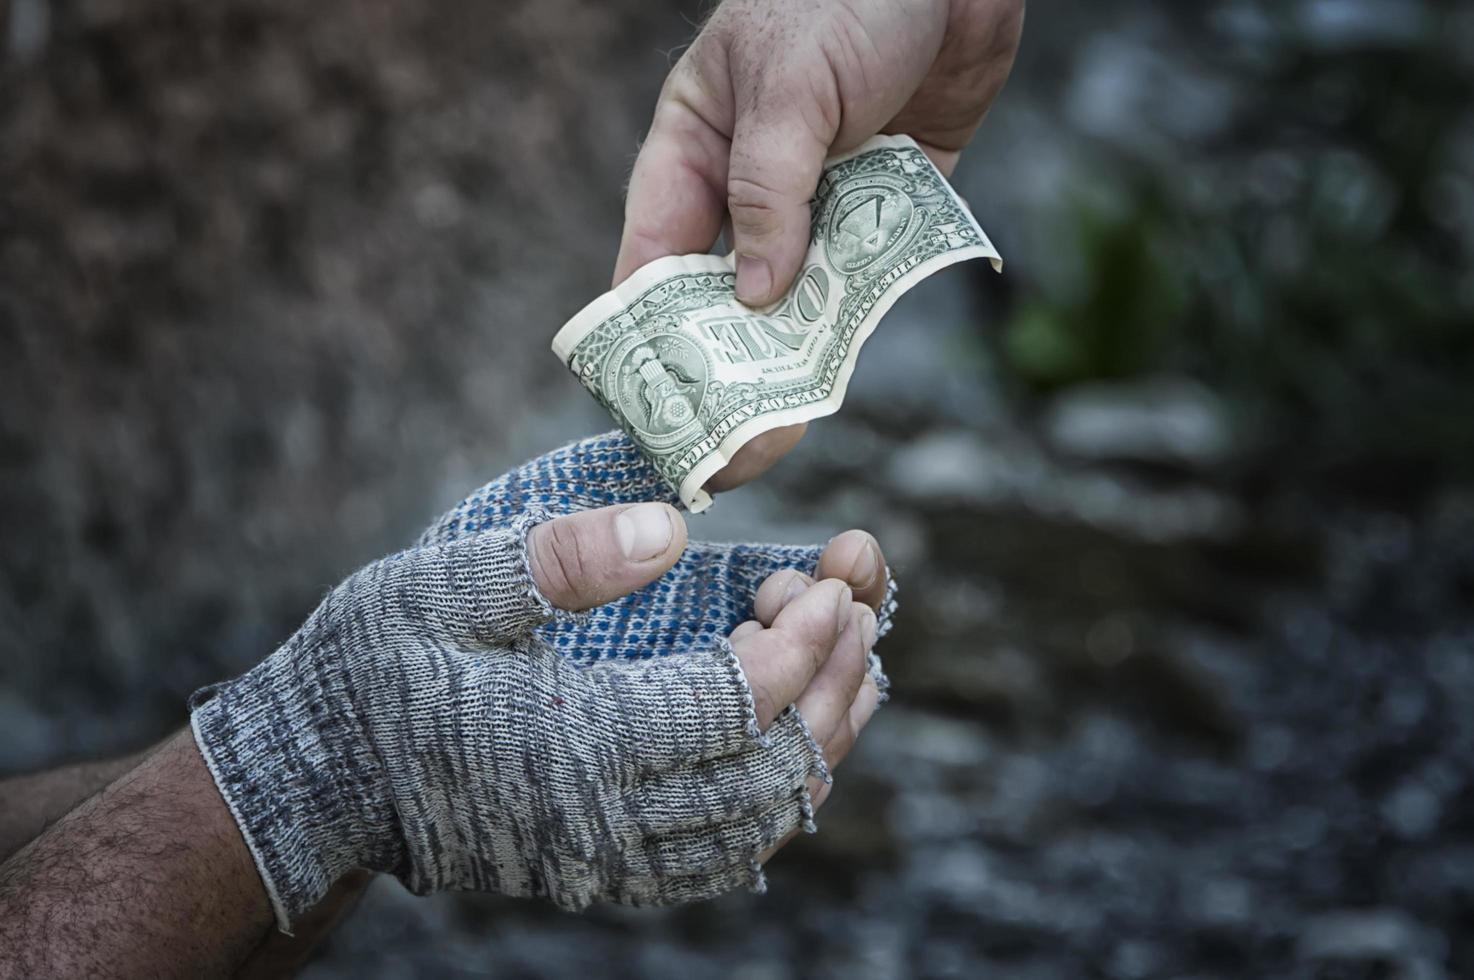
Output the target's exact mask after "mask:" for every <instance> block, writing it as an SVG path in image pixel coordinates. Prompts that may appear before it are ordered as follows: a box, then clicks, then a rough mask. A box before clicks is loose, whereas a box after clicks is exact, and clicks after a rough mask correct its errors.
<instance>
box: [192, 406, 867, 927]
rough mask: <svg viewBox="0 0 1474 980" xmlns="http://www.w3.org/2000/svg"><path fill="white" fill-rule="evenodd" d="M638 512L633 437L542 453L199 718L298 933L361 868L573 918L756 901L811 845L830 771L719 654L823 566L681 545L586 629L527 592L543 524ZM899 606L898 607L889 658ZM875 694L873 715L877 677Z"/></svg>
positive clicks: (812, 554) (226, 689) (223, 687)
mask: <svg viewBox="0 0 1474 980" xmlns="http://www.w3.org/2000/svg"><path fill="white" fill-rule="evenodd" d="M644 500H664V501H667V502H675V498H674V497H673V496H672V495H671V492H670V490H669V487H668V486H666V484H665V483H664V481H663V480H661V479H660V478H659V476H658V475H657V474H656V473H655V471H654V469H653V468H652V467H651V466H650V465H649V463H648V462H647V461H646V460H645V459H644V457H643V456H642V455H641V454H640V452H639V450H638V449H636V448H635V447H634V445H633V444H632V443H630V441H629V440H628V438H627V437H625V436H624V435H623V433H611V434H609V435H605V436H598V437H595V438H592V439H586V440H583V441H581V442H577V443H574V444H572V445H569V446H566V447H564V448H563V449H560V450H557V451H555V452H552V453H548V454H547V455H545V456H542V457H539V458H537V459H535V460H532V461H531V462H529V463H527V464H524V465H523V466H521V467H518V468H517V469H515V470H513V471H511V472H510V473H508V474H507V475H505V476H503V477H501V478H500V479H498V480H496V481H493V482H492V483H490V484H487V485H486V486H485V487H482V488H481V489H480V490H478V491H477V492H476V493H474V494H472V495H471V496H470V497H468V498H466V500H464V501H462V502H461V503H460V504H459V505H457V506H456V507H455V508H454V509H453V510H452V511H451V512H450V513H448V514H446V515H445V516H444V517H443V518H441V519H440V520H439V521H437V522H436V523H435V524H434V525H433V526H432V527H431V528H430V529H429V530H428V531H427V532H426V533H425V535H424V536H423V537H422V539H421V541H420V544H419V546H418V547H417V548H415V549H412V550H410V551H406V552H402V553H400V554H398V555H393V556H391V557H389V558H386V559H383V560H382V561H379V562H375V563H373V564H371V565H369V566H368V567H367V568H364V569H363V570H361V571H360V572H358V573H357V574H355V575H353V576H352V577H350V578H349V579H348V580H347V581H346V582H344V583H343V584H342V585H341V586H339V587H338V588H337V589H335V590H334V591H333V592H332V593H331V594H330V595H329V596H328V598H327V599H326V600H325V601H324V602H323V604H322V605H321V606H320V607H319V608H318V610H317V611H316V612H315V613H314V614H313V615H312V616H311V618H309V619H308V621H307V622H306V623H305V624H304V625H303V626H302V628H301V629H300V630H299V631H298V632H297V633H296V635H294V636H293V637H292V638H291V639H290V640H289V641H288V642H287V643H286V644H285V645H283V646H282V648H281V649H280V650H278V651H277V652H276V653H275V654H273V655H272V656H271V657H269V658H268V659H267V660H265V661H263V662H262V663H261V664H259V665H258V666H257V667H256V668H254V669H253V670H251V671H250V672H249V673H247V674H246V675H245V676H243V677H241V678H238V679H237V680H235V681H232V682H229V683H226V684H220V685H215V686H214V687H211V688H206V689H204V690H202V691H200V692H198V693H197V694H196V695H195V696H194V698H193V699H192V702H191V706H192V708H193V725H194V731H195V737H196V741H197V743H198V744H199V746H200V750H201V752H202V754H203V755H204V757H205V760H206V763H207V764H208V765H209V767H210V771H211V773H212V775H213V776H214V778H215V782H216V784H217V786H218V787H219V788H220V791H221V793H222V795H223V796H224V798H225V800H226V802H227V804H228V805H229V806H230V809H231V812H232V814H233V815H234V816H235V819H236V822H237V824H238V825H239V826H240V828H241V832H242V834H243V835H244V836H245V839H246V842H247V844H248V846H249V847H250V849H251V853H252V855H253V856H254V857H255V860H256V864H257V868H258V870H259V871H260V873H261V877H262V880H263V882H264V883H265V885H266V888H267V891H268V893H269V894H270V896H271V899H272V903H273V906H274V907H275V910H276V915H277V919H278V923H279V924H280V926H281V928H282V929H283V930H288V931H289V929H290V925H291V922H292V921H293V920H294V919H296V918H297V917H298V916H300V915H301V914H302V913H303V912H304V911H306V910H307V909H308V908H310V907H311V906H312V905H313V904H314V903H315V902H317V901H318V900H319V899H320V898H321V897H322V895H323V894H324V893H325V892H326V891H327V889H328V888H329V887H330V886H331V885H332V883H333V882H334V881H335V880H337V878H338V877H339V876H341V875H342V874H343V873H344V872H346V871H348V870H349V869H352V868H358V867H361V868H368V869H370V870H376V871H382V872H386V873H389V874H393V875H394V876H396V877H397V878H399V879H400V881H402V882H403V883H404V884H405V885H406V887H408V888H410V889H411V890H412V891H415V892H417V893H426V892H430V891H435V890H440V889H475V890H481V891H494V892H500V893H503V894H507V895H522V896H545V897H548V898H550V899H552V900H553V901H555V902H557V903H558V904H560V905H563V906H564V907H568V908H580V907H583V906H585V905H587V904H588V903H590V902H593V901H600V900H605V901H615V902H622V903H626V904H669V903H679V902H686V901H694V900H698V899H703V898H708V897H712V896H715V895H717V894H720V893H722V892H725V891H729V890H731V889H733V888H738V887H742V886H744V885H746V886H748V887H752V888H754V889H755V890H761V889H762V887H763V876H762V870H761V869H760V868H759V867H758V865H757V864H756V860H755V858H756V856H757V855H758V854H759V853H761V852H762V851H764V850H766V849H768V848H769V847H771V846H772V845H773V844H775V843H776V842H777V841H778V840H780V839H782V838H783V837H784V836H785V835H786V834H788V833H789V832H791V831H792V830H794V829H795V828H798V827H802V828H804V829H806V830H810V831H812V830H813V820H812V808H811V805H810V802H809V796H808V791H807V789H806V787H805V783H806V781H807V779H808V778H809V777H811V776H812V777H817V778H820V779H827V772H826V771H825V768H824V763H823V759H822V756H821V754H820V752H819V749H818V746H817V745H816V744H815V743H814V740H813V738H812V737H811V736H810V735H809V733H808V730H807V727H806V726H805V725H804V723H803V720H802V718H801V717H800V716H799V714H798V712H797V710H796V709H794V708H792V707H790V708H788V709H787V710H786V711H784V712H783V713H782V714H781V715H780V716H779V717H778V719H777V720H776V721H775V722H774V723H773V724H772V725H771V726H770V727H769V729H768V731H767V732H766V734H762V733H759V731H758V728H757V722H756V718H755V716H754V712H753V704H752V698H751V694H750V693H749V691H748V689H747V685H746V681H745V679H744V678H743V676H742V672H741V669H740V667H739V666H738V664H737V661H736V659H735V657H734V655H733V653H732V650H731V647H730V646H729V645H728V644H727V642H726V640H725V637H726V636H727V634H728V633H730V632H731V630H732V629H733V628H734V627H735V626H736V625H737V624H738V623H740V622H742V621H743V620H746V619H749V618H751V616H752V603H753V599H754V596H755V595H756V592H757V588H758V586H759V585H760V584H761V583H762V581H763V580H764V579H765V578H766V577H767V576H768V575H770V574H772V573H773V572H775V571H778V570H780V569H783V568H799V569H802V570H803V571H806V572H812V571H813V570H814V567H815V564H816V563H817V561H818V558H819V554H820V552H821V550H822V549H821V548H819V547H792V546H782V545H750V544H749V545H724V544H707V543H701V542H692V543H691V544H690V545H688V547H687V549H686V552H685V554H684V555H683V557H682V558H681V560H680V561H679V562H678V563H677V565H676V567H675V568H673V569H672V570H671V571H670V572H668V573H667V574H666V575H665V576H663V577H662V578H661V579H659V580H658V581H656V582H654V583H652V584H651V585H649V586H646V587H645V588H643V589H641V590H639V591H637V592H634V593H632V594H630V595H629V596H626V597H624V598H623V599H620V600H617V601H615V602H613V603H610V604H608V605H606V606H601V607H599V608H598V609H595V610H591V611H590V612H587V613H580V614H576V615H575V614H567V613H555V611H554V610H553V609H552V608H551V607H550V606H549V604H548V603H547V601H546V600H545V599H543V598H542V596H541V595H540V594H539V593H538V591H537V588H536V586H535V585H534V583H533V582H532V579H531V575H530V573H529V570H528V567H527V558H526V541H525V537H526V532H527V530H528V529H529V528H530V527H531V526H532V525H534V524H536V523H540V522H541V521H543V520H546V519H549V518H550V517H551V516H557V515H562V514H567V513H571V512H573V511H576V510H582V509H585V508H594V507H604V506H608V505H610V504H621V503H634V502H639V501H644ZM894 605H895V603H894V586H893V585H892V586H891V587H890V589H888V592H887V597H886V601H885V603H884V605H883V606H882V609H881V612H880V615H879V617H878V630H877V632H878V634H884V633H885V632H886V631H887V630H888V629H889V626H890V613H891V612H892V610H893V609H894ZM871 671H872V674H873V675H874V676H875V677H876V678H877V681H878V682H879V683H880V684H881V686H882V691H883V690H884V689H885V678H884V675H883V674H882V673H881V670H880V662H879V659H878V658H875V657H874V656H873V655H872V660H871Z"/></svg>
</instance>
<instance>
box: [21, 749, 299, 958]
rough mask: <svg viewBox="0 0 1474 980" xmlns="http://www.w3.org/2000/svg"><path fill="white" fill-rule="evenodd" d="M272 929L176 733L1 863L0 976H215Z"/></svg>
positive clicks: (238, 842) (245, 856)
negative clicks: (136, 764) (139, 762)
mask: <svg viewBox="0 0 1474 980" xmlns="http://www.w3.org/2000/svg"><path fill="white" fill-rule="evenodd" d="M271 926H272V914H271V904H270V902H269V901H268V900H267V897H266V892H265V890H264V889H263V888H262V885H261V880H260V878H259V877H258V876H257V874H256V868H255V865H254V863H253V862H252V860H251V855H250V852H249V851H248V850H247V848H246V845H245V842H244V840H242V838H241V836H240V832H239V831H238V830H237V829H236V825H235V821H234V820H233V819H232V818H231V815H230V811H229V810H228V809H227V808H226V806H225V803H224V801H222V800H221V798H220V794H219V793H218V792H217V791H216V789H215V785H214V783H213V781H212V780H211V778H210V773H209V771H208V770H207V769H206V768H205V764H204V761H203V760H202V759H201V758H200V754H199V752H198V750H197V749H196V748H195V744H194V740H193V738H192V737H191V736H190V734H189V733H188V732H181V733H179V734H178V735H175V736H174V737H173V738H171V739H169V740H168V741H167V742H165V743H164V744H163V745H162V746H161V747H160V748H159V749H157V750H156V751H154V752H153V753H152V754H150V755H149V756H148V757H147V758H146V759H144V761H143V762H142V763H141V764H139V765H138V766H137V767H136V768H134V769H132V770H130V771H129V772H127V773H125V774H124V775H123V776H122V777H120V778H119V779H117V780H116V781H114V782H113V783H111V784H110V785H108V786H107V787H106V788H105V789H103V790H102V791H101V792H100V793H98V794H96V795H94V796H92V797H91V798H89V799H88V800H87V801H86V802H84V803H83V804H82V805H81V806H79V807H77V808H76V809H75V810H73V811H71V812H70V813H68V814H67V815H66V816H65V817H63V818H62V819H61V820H60V821H59V822H57V823H56V824H55V825H53V826H52V827H50V828H48V829H47V830H46V831H45V832H44V833H43V834H41V836H40V837H38V838H36V839H35V840H34V841H32V842H31V843H29V844H28V845H26V846H25V847H24V848H22V849H21V850H20V851H19V852H17V853H16V854H14V855H12V856H11V857H10V858H9V859H8V860H7V861H6V862H5V863H4V864H3V865H0V976H3V977H22V976H24V977H52V976H57V977H61V976H98V977H113V976H150V977H172V976H180V977H186V976H188V977H198V976H218V975H222V974H228V973H231V972H233V971H234V970H235V969H237V968H238V967H239V966H241V965H242V964H243V963H244V962H245V961H246V960H247V958H248V957H249V956H250V955H251V953H252V951H253V950H254V949H255V948H256V947H257V946H258V944H259V943H260V942H261V940H262V938H263V937H264V936H265V935H266V934H267V932H268V930H270V929H271Z"/></svg>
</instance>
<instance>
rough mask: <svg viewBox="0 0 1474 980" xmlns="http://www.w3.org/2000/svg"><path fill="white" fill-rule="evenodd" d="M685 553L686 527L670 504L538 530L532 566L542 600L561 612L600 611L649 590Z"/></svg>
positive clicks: (588, 514)
mask: <svg viewBox="0 0 1474 980" xmlns="http://www.w3.org/2000/svg"><path fill="white" fill-rule="evenodd" d="M685 549H686V522H685V520H684V519H683V518H682V517H681V515H680V512H679V511H677V510H676V509H675V508H674V507H672V506H670V505H669V504H662V503H645V504H633V505H622V506H616V507H603V508H600V509H599V510H587V511H582V512H580V513H577V514H569V515H567V516H566V517H559V518H557V519H555V520H551V521H548V522H546V523H543V524H539V525H537V526H536V527H534V528H533V529H532V530H531V531H529V532H528V535H527V561H528V565H529V570H530V571H531V573H532V578H533V581H534V582H536V583H537V587H538V589H539V591H541V592H542V594H543V596H544V597H545V598H546V599H547V600H548V602H550V603H552V605H553V606H555V607H557V608H559V609H567V610H571V611H577V610H582V609H591V608H593V607H594V606H601V605H603V604H604V603H606V602H611V601H613V600H615V599H618V598H620V597H621V596H625V595H628V594H629V593H631V592H633V591H635V590H636V589H639V588H641V587H643V586H646V585H648V584H650V583H651V582H653V581H655V580H656V579H657V578H659V577H660V576H662V575H664V574H665V573H666V572H667V571H669V570H670V568H671V566H672V565H674V564H675V563H676V561H677V559H679V558H680V557H681V552H683V551H685Z"/></svg>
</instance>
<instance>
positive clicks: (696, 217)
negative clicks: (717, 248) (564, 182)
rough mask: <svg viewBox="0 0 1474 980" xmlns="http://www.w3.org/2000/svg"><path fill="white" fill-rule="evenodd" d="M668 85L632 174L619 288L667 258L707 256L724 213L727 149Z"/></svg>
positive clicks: (616, 267) (616, 281)
mask: <svg viewBox="0 0 1474 980" xmlns="http://www.w3.org/2000/svg"><path fill="white" fill-rule="evenodd" d="M676 84H677V82H676V80H675V79H674V77H673V78H672V81H671V82H670V83H667V92H663V93H661V98H660V103H659V105H658V106H657V107H656V109H655V119H654V120H653V121H652V122H651V124H650V134H649V136H648V137H647V138H646V140H645V145H644V146H643V147H641V148H640V154H639V156H638V157H636V158H635V169H634V171H633V172H632V173H631V174H630V186H629V193H628V194H627V195H626V196H625V203H624V232H623V233H622V234H621V236H620V241H619V258H618V259H616V260H615V263H614V284H615V285H619V284H620V283H621V282H623V281H624V280H626V279H628V278H629V277H630V275H631V273H633V272H634V271H635V270H636V269H638V268H640V267H641V266H643V265H647V264H649V263H651V262H654V261H655V260H656V259H659V258H664V257H665V256H667V255H688V254H690V253H692V252H706V251H709V250H710V249H711V247H712V245H714V244H715V243H716V240H717V236H718V235H720V234H721V231H722V222H723V221H724V220H725V218H726V210H727V197H726V195H727V191H726V187H727V162H728V154H729V150H730V144H729V142H728V140H727V138H726V137H725V136H724V135H722V134H721V133H720V132H718V131H717V130H716V129H713V128H712V127H711V126H709V125H707V123H706V122H705V121H704V120H703V119H702V118H701V117H700V116H699V115H698V114H697V113H696V111H695V110H694V109H692V108H691V107H690V105H688V104H687V103H686V102H685V101H683V100H682V99H680V98H678V97H676V96H675V95H672V94H669V93H670V91H671V88H672V86H674V85H676Z"/></svg>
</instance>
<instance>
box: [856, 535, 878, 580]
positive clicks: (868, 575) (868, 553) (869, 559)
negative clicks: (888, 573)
mask: <svg viewBox="0 0 1474 980" xmlns="http://www.w3.org/2000/svg"><path fill="white" fill-rule="evenodd" d="M879 567H880V556H879V555H878V554H876V551H875V542H874V541H866V542H865V547H863V548H861V549H860V553H859V554H858V555H856V556H855V563H854V564H853V565H852V566H850V584H851V585H853V586H854V587H855V588H857V589H864V588H868V587H869V586H870V585H872V584H873V583H874V582H875V573H876V572H877V571H878V570H879Z"/></svg>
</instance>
